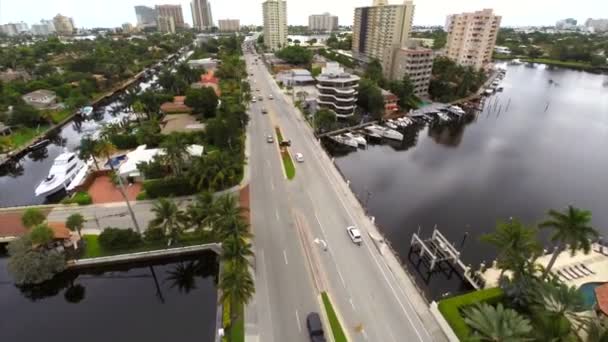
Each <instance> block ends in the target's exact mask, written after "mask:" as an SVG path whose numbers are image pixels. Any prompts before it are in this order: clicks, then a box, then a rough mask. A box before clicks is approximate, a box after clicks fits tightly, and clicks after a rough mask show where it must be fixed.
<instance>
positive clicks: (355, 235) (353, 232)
mask: <svg viewBox="0 0 608 342" xmlns="http://www.w3.org/2000/svg"><path fill="white" fill-rule="evenodd" d="M346 232H347V233H348V237H350V239H351V240H353V242H354V243H356V244H357V245H359V246H361V242H363V239H362V238H361V231H359V228H357V227H355V226H350V227H347V228H346Z"/></svg>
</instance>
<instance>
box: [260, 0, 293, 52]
mask: <svg viewBox="0 0 608 342" xmlns="http://www.w3.org/2000/svg"><path fill="white" fill-rule="evenodd" d="M262 10H263V12H264V45H266V46H267V47H268V48H269V49H271V50H272V51H276V50H279V49H281V48H282V47H285V46H287V2H286V1H285V0H266V1H264V3H262Z"/></svg>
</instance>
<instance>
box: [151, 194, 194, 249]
mask: <svg viewBox="0 0 608 342" xmlns="http://www.w3.org/2000/svg"><path fill="white" fill-rule="evenodd" d="M150 211H152V212H153V213H154V215H156V217H155V218H154V219H153V220H152V221H150V227H151V228H160V229H162V230H163V231H164V233H165V236H168V237H170V238H171V241H175V240H177V239H178V238H179V234H180V232H181V231H182V230H183V229H184V223H185V222H186V217H185V216H184V213H183V212H182V211H181V210H180V209H179V208H178V207H177V205H176V204H175V202H173V201H172V200H168V199H166V198H159V199H158V200H157V201H156V202H155V203H154V206H153V207H152V209H150Z"/></svg>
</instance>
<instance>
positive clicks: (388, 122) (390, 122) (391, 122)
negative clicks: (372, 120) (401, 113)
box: [384, 120, 397, 129]
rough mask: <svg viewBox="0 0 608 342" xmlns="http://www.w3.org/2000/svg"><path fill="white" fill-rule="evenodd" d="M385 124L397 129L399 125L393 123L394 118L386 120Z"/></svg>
mask: <svg viewBox="0 0 608 342" xmlns="http://www.w3.org/2000/svg"><path fill="white" fill-rule="evenodd" d="M384 125H385V126H386V127H388V128H390V129H397V125H395V123H393V120H387V121H385V122H384Z"/></svg>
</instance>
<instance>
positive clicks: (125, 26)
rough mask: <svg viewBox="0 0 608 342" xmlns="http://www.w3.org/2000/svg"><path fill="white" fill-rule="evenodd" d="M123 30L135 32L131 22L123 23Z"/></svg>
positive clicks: (124, 31)
mask: <svg viewBox="0 0 608 342" xmlns="http://www.w3.org/2000/svg"><path fill="white" fill-rule="evenodd" d="M122 32H123V33H131V32H133V25H131V23H124V24H122Z"/></svg>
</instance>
